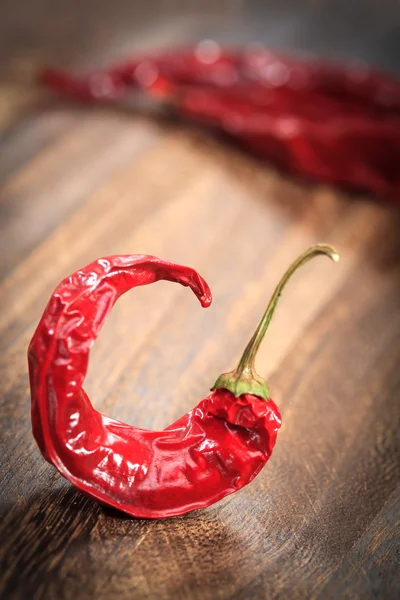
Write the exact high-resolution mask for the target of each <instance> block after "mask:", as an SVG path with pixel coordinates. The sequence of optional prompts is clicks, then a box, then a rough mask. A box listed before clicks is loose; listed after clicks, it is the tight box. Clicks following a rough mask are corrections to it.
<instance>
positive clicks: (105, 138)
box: [0, 0, 400, 600]
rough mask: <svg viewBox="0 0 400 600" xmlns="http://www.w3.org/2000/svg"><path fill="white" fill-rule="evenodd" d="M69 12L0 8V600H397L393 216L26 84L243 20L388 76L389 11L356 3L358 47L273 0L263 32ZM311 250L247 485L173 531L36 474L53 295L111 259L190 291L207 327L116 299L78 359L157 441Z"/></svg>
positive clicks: (249, 10)
mask: <svg viewBox="0 0 400 600" xmlns="http://www.w3.org/2000/svg"><path fill="white" fill-rule="evenodd" d="M67 4H68V8H66V6H67ZM81 4H82V3H78V2H69V3H61V2H51V3H50V2H45V1H40V0H35V1H34V2H28V1H27V0H26V1H25V2H21V1H17V2H4V3H3V4H2V9H1V16H0V65H1V72H2V80H1V84H0V129H1V145H0V177H1V183H2V185H1V202H0V206H1V222H0V243H1V274H2V277H3V282H2V284H1V289H0V303H1V311H0V329H1V333H0V336H1V354H0V375H1V377H0V381H1V391H2V400H1V456H0V460H1V487H0V498H1V509H2V518H1V523H0V540H1V556H2V563H1V585H0V587H1V597H2V598H4V599H7V600H8V599H11V598H12V599H14V598H15V599H21V600H26V599H29V600H30V599H32V600H36V599H41V598H44V599H51V600H53V599H65V600H84V599H86V598H96V599H99V600H113V599H117V598H118V599H119V600H125V599H126V600H131V599H133V598H138V599H142V598H143V599H148V600H152V599H155V598H163V599H169V598H171V599H172V598H177V599H187V598H189V599H194V600H197V599H198V600H214V599H228V598H234V599H235V600H242V599H243V600H248V599H254V600H258V599H260V600H261V599H264V598H265V599H268V600H270V599H274V598H279V599H288V598H290V599H294V600H296V599H309V598H313V599H320V600H325V599H327V598H328V599H329V598H333V599H336V598H338V599H342V598H362V599H368V600H369V599H373V598H379V599H381V598H385V599H386V598H397V597H399V595H400V588H399V579H398V575H397V569H398V559H399V538H398V536H399V524H398V515H399V510H398V507H399V505H398V500H399V487H398V485H399V435H398V423H399V408H398V407H399V390H400V369H399V364H400V310H399V309H400V239H399V238H400V236H399V231H400V215H399V213H398V212H396V211H393V210H391V209H390V208H389V207H384V206H382V205H379V204H378V203H376V202H374V201H373V200H371V199H368V198H366V197H350V196H348V195H346V194H344V193H341V192H338V191H336V190H332V189H330V188H328V187H324V186H307V185H305V184H302V183H299V182H296V181H294V180H291V179H290V178H288V177H284V176H283V175H281V174H279V173H277V172H276V171H275V170H274V169H273V168H271V167H268V166H266V165H261V164H260V163H257V162H256V161H254V160H253V159H251V158H250V157H248V156H246V155H245V154H242V153H241V152H239V151H238V150H236V149H234V148H232V147H229V146H226V145H222V144H220V143H219V142H218V141H217V140H213V139H212V138H211V137H210V136H208V135H207V133H205V132H199V131H196V130H194V129H190V128H187V127H184V126H179V125H174V124H171V123H165V122H160V121H156V120H152V119H150V118H146V117H144V116H140V115H138V114H135V113H134V112H133V111H132V112H128V111H121V112H118V111H112V110H107V111H106V110H92V111H90V110H87V109H83V108H77V107H71V106H67V105H62V104H60V103H58V102H56V101H55V100H53V99H50V98H49V97H48V96H46V94H44V93H42V92H41V91H39V90H37V89H35V88H34V87H33V86H32V74H33V73H34V71H35V69H36V68H37V67H38V66H39V65H40V64H42V63H43V62H52V61H53V60H54V61H55V62H57V63H58V64H64V65H70V66H74V67H79V66H81V67H83V66H88V65H90V64H96V63H97V62H99V63H104V62H106V61H107V59H109V58H110V59H111V58H114V57H115V56H118V55H119V54H120V53H128V52H129V51H131V50H132V51H133V50H135V49H137V48H150V47H153V46H160V45H163V44H169V43H171V42H173V41H176V40H186V39H193V38H198V37H199V36H201V35H216V36H217V37H218V36H219V37H220V38H221V39H227V40H231V41H232V40H239V41H244V40H246V39H252V37H254V35H255V34H254V32H258V33H259V32H260V31H261V29H262V27H261V25H260V22H262V23H265V41H270V42H271V40H272V43H274V45H281V46H288V47H298V48H299V49H303V50H304V49H305V50H307V49H311V50H313V51H318V52H320V53H321V54H323V55H332V56H338V57H340V56H342V57H349V56H353V57H354V58H356V59H364V60H370V61H371V62H375V63H376V64H378V65H380V66H386V67H387V68H389V69H390V68H392V67H393V65H394V63H395V61H394V59H393V52H392V50H393V48H394V42H393V40H394V31H395V27H396V18H395V15H396V14H397V13H395V12H394V6H395V3H392V2H383V3H382V4H380V5H379V6H380V9H379V10H378V11H377V10H375V12H373V3H370V2H365V3H363V6H364V10H363V11H359V12H360V14H362V15H363V18H364V21H363V30H362V34H361V33H360V30H359V29H355V25H356V23H357V21H358V20H359V18H360V15H359V14H358V12H357V10H358V9H357V6H359V5H358V3H355V4H351V6H352V9H350V8H349V6H350V5H349V3H347V2H346V3H344V2H338V3H337V10H336V12H335V11H334V10H333V9H332V3H331V2H325V3H321V2H303V3H300V8H299V6H298V5H295V3H290V2H283V3H280V4H278V3H275V2H271V3H266V4H268V10H269V12H268V10H266V12H265V14H264V13H262V11H261V8H260V3H257V2H248V3H243V2H230V3H228V2H220V3H219V4H218V6H215V4H216V3H212V2H203V3H202V7H201V8H200V7H199V5H196V3H179V2H175V3H174V2H172V3H170V4H168V3H161V2H158V3H157V2H154V1H150V0H149V2H147V3H143V6H142V3H139V4H140V7H141V8H138V6H137V5H136V4H137V3H129V2H123V1H122V0H119V1H118V2H116V3H105V2H104V3H98V2H87V3H84V6H83V7H82V6H81ZM375 4H376V3H375ZM134 5H135V7H134ZM189 5H190V6H189ZM323 6H325V7H326V11H324V10H323ZM383 6H385V10H381V9H382V7H383ZM346 7H347V8H346ZM264 8H265V7H264ZM260 11H261V13H262V14H263V15H264V16H263V18H264V21H260V15H261V13H260ZM329 14H331V17H330V20H329ZM267 17H268V18H267ZM340 19H341V20H340ZM352 19H353V20H352ZM321 23H325V24H326V27H325V28H324V29H323V30H322V31H321V27H320V25H321ZM340 23H342V28H341V30H342V32H344V33H343V40H342V43H341V44H340V43H339V42H338V41H337V40H336V42H335V39H336V38H335V32H336V31H339V30H340V27H339V24H340ZM329 24H330V25H329ZM279 26H280V29H279ZM351 30H352V31H353V32H354V31H356V34H354V35H353V34H352V35H353V37H352V38H351V36H350V31H351ZM277 32H278V33H277ZM279 32H280V33H279ZM346 32H348V35H347V34H346ZM274 36H275V37H274ZM335 44H336V45H335ZM318 241H325V242H330V243H332V244H334V245H336V246H337V248H338V250H339V251H340V254H341V262H340V263H339V264H338V265H337V266H335V265H333V264H331V263H329V262H328V261H327V260H325V259H319V260H316V261H314V262H313V263H311V264H309V265H308V266H307V267H304V269H303V271H302V272H301V273H299V274H298V275H297V276H296V277H295V278H294V279H293V281H292V282H291V284H290V287H288V288H287V291H286V293H285V295H284V297H283V298H282V300H281V306H280V308H279V309H278V312H277V314H276V318H275V320H274V322H273V324H272V326H271V329H270V332H269V335H268V338H267V340H266V341H265V343H264V345H263V347H262V349H261V352H260V356H259V358H258V366H259V371H260V373H262V374H263V375H264V376H266V377H267V379H268V381H269V383H270V385H271V388H272V391H273V397H274V399H275V401H276V402H277V404H278V405H279V406H280V408H281V411H282V415H283V427H282V429H281V432H280V434H279V437H278V443H277V446H276V449H275V451H274V454H273V457H272V459H271V461H270V462H269V463H268V465H267V466H266V468H265V469H264V470H263V471H262V473H261V474H260V475H259V476H258V477H257V478H256V480H255V481H254V482H253V483H252V484H251V485H250V486H248V487H247V488H245V489H243V490H242V491H241V492H240V493H237V494H235V495H233V496H231V497H229V498H228V499H226V500H224V501H222V502H221V503H219V504H217V505H215V506H212V507H210V508H209V509H207V510H203V511H199V512H195V513H192V514H189V515H187V516H185V517H180V518H174V519H170V520H166V521H145V520H135V519H130V518H126V517H124V516H123V515H121V514H119V513H117V512H115V511H112V510H108V509H105V508H102V507H100V506H99V505H98V504H97V503H95V502H93V501H92V500H90V499H88V498H86V497H84V496H83V495H82V494H80V493H79V492H77V491H75V489H74V488H73V487H72V486H71V485H70V484H69V483H68V482H67V481H65V480H64V479H63V478H62V477H60V476H59V475H58V474H57V472H56V471H55V470H54V469H53V468H52V467H51V466H50V465H48V464H47V463H45V461H44V460H43V459H42V457H41V456H40V454H39V451H38V449H37V447H36V445H35V443H34V441H33V439H32V435H31V431H30V414H29V403H30V398H29V389H28V378H27V364H26V349H27V345H28V343H29V340H30V337H31V336H32V333H33V330H34V327H35V325H36V323H37V322H38V319H39V317H40V315H41V312H42V310H43V309H44V306H45V303H46V301H47V299H48V297H49V294H50V293H51V291H52V289H53V288H54V286H55V285H56V284H57V283H58V281H59V280H61V279H62V278H63V277H64V276H66V275H68V274H69V273H70V272H72V271H73V270H75V269H76V268H79V267H81V266H83V265H85V264H86V263H88V262H89V261H91V260H93V259H94V258H96V257H99V256H102V255H107V254H114V253H115V254H117V253H151V254H155V255H159V256H162V257H165V258H169V259H171V260H175V261H178V262H182V263H185V264H188V265H191V266H193V267H195V268H197V269H198V270H199V272H200V273H201V274H202V275H203V276H204V277H205V278H206V279H207V281H208V282H209V284H210V286H211V288H212V290H213V294H214V304H213V306H212V307H211V308H210V309H208V310H207V311H202V310H200V309H199V307H198V305H197V304H196V302H195V300H194V299H193V298H192V297H191V296H190V295H189V293H188V292H186V291H185V290H183V289H181V288H178V287H177V286H172V285H170V284H167V283H160V284H157V286H150V287H148V288H142V289H137V290H135V291H134V292H132V294H128V295H126V296H125V297H124V298H123V299H121V301H120V302H119V303H118V305H117V306H116V307H115V309H114V311H113V313H112V315H111V317H110V319H109V320H108V322H107V323H106V325H105V328H104V330H103V331H102V333H101V335H100V339H99V340H98V343H97V344H96V346H95V347H94V349H93V352H92V355H91V362H90V369H89V376H88V380H87V383H86V386H85V387H86V389H87V391H88V392H89V395H90V397H91V398H92V399H93V402H94V404H95V406H96V408H98V409H99V410H101V411H102V412H104V413H106V414H109V415H111V416H113V417H115V418H119V419H123V420H126V421H128V422H130V423H134V424H137V425H138V426H142V427H149V428H161V427H164V426H166V425H167V424H168V423H169V422H172V421H173V420H174V419H176V418H178V417H179V416H180V414H182V413H183V412H186V411H187V410H188V409H190V408H191V407H192V406H193V405H194V404H196V403H197V401H198V400H199V399H200V398H201V397H202V396H203V395H205V394H207V390H208V388H209V386H210V385H211V384H212V383H213V382H214V380H215V378H216V377H217V376H218V375H219V373H221V372H223V371H225V370H226V369H228V368H230V367H233V366H234V363H235V361H236V360H237V358H238V356H239V354H240V352H241V350H242V348H243V346H244V344H245V343H246V341H247V339H248V337H249V335H250V334H251V332H252V330H253V328H254V326H255V324H256V323H257V321H258V318H259V316H260V313H261V312H262V310H263V308H264V306H265V303H266V301H267V300H268V297H269V294H270V292H271V291H272V289H273V286H274V285H275V283H276V281H277V279H278V277H279V276H280V274H281V273H282V271H283V270H284V269H285V268H286V266H287V265H288V263H289V262H290V261H291V260H292V259H293V258H294V257H295V256H296V255H297V254H298V253H299V252H301V251H302V250H303V249H305V248H306V247H307V246H308V245H309V244H311V243H314V242H318Z"/></svg>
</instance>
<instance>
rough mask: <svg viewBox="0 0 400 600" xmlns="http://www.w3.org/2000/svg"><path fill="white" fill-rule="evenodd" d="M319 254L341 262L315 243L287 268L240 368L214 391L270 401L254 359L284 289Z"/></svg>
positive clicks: (333, 252)
mask: <svg viewBox="0 0 400 600" xmlns="http://www.w3.org/2000/svg"><path fill="white" fill-rule="evenodd" d="M319 254H325V255H326V256H328V257H329V258H331V259H332V260H333V261H335V262H337V261H338V260H339V255H338V253H337V252H336V250H335V249H334V248H332V246H328V245H327V244H316V245H314V246H311V247H310V248H308V250H306V251H305V252H303V254H301V255H300V256H299V257H298V258H297V259H296V260H295V261H294V262H293V263H292V264H291V265H290V267H289V268H288V270H287V271H286V273H285V274H284V275H283V277H282V279H281V280H280V281H279V283H278V285H277V286H276V288H275V291H274V293H273V294H272V297H271V300H270V301H269V304H268V306H267V309H266V311H265V313H264V315H263V317H262V319H261V321H260V323H259V325H258V327H257V329H256V330H255V332H254V334H253V337H252V338H251V340H250V341H249V343H248V344H247V346H246V348H245V351H244V352H243V355H242V357H241V359H240V361H239V364H238V366H237V367H236V369H234V370H233V371H230V372H229V373H224V374H223V375H221V376H220V377H219V378H218V379H217V381H216V383H215V385H214V386H213V387H212V388H211V389H213V390H214V389H216V388H225V389H228V390H230V391H231V392H232V393H233V394H234V395H235V396H236V397H238V396H241V395H242V394H246V393H247V394H255V395H257V396H261V397H262V398H265V399H266V400H268V399H269V390H268V386H267V384H266V382H265V381H264V380H263V379H262V378H261V377H260V376H259V375H257V373H256V371H255V366H254V363H255V358H256V355H257V352H258V349H259V347H260V344H261V342H262V340H263V338H264V336H265V333H266V331H267V329H268V327H269V324H270V322H271V319H272V317H273V314H274V312H275V309H276V307H277V304H278V301H279V298H280V296H281V294H282V291H283V288H284V287H285V285H286V284H287V282H288V281H289V279H290V278H291V277H292V275H293V273H294V272H295V271H297V269H298V268H299V267H301V266H302V265H304V264H305V263H307V262H308V261H309V260H311V259H312V258H314V257H315V256H318V255H319Z"/></svg>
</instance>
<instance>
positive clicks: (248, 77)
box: [40, 41, 400, 200]
mask: <svg viewBox="0 0 400 600" xmlns="http://www.w3.org/2000/svg"><path fill="white" fill-rule="evenodd" d="M40 80H41V81H42V83H44V84H45V85H47V86H49V87H51V88H52V89H54V90H56V91H58V92H60V93H62V94H64V95H69V96H72V97H74V98H76V99H78V100H81V101H89V102H114V101H117V100H122V99H124V98H125V97H126V96H127V95H128V94H129V93H130V91H131V90H135V89H141V90H143V91H145V92H146V93H147V94H149V95H151V96H152V97H153V98H157V99H158V100H159V101H160V102H164V103H167V104H168V105H170V106H173V107H174V108H175V109H176V111H177V112H178V113H179V114H181V115H183V116H186V117H190V118H191V119H195V120H198V121H199V122H201V123H204V124H207V125H210V126H213V127H216V128H218V129H219V130H222V131H224V132H225V133H227V134H229V135H230V136H232V137H234V138H236V139H237V140H239V141H240V142H241V143H242V144H243V145H244V146H245V147H247V148H249V149H250V150H251V151H253V152H254V153H255V154H257V155H259V156H260V157H263V158H266V159H268V160H271V161H274V162H275V163H276V164H277V165H279V166H280V167H282V168H285V169H288V170H290V171H291V172H293V173H296V174H298V175H300V176H306V177H309V178H313V179H316V180H320V181H326V182H331V183H335V184H338V185H341V186H344V187H348V188H352V189H360V190H367V191H370V192H372V193H375V194H378V195H381V196H384V197H388V198H389V197H391V198H393V199H397V200H399V199H400V171H399V169H398V164H399V160H400V82H399V80H398V79H396V78H395V77H394V76H390V75H387V74H383V73H379V72H378V71H375V70H373V69H368V68H362V67H357V68H356V67H342V66H333V65H330V64H327V63H324V62H320V61H316V60H311V59H304V58H303V59H300V58H296V59H295V58H289V57H287V56H284V55H280V54H276V53H274V52H271V51H270V50H267V49H266V48H262V47H258V48H256V49H254V48H253V49H244V50H243V51H241V52H239V51H238V52H233V51H230V50H226V49H222V48H220V47H219V46H218V44H216V43H215V42H211V41H209V42H202V43H200V44H199V45H198V46H197V47H195V48H190V49H180V50H176V51H169V52H165V53H163V54H155V55H152V56H143V57H138V58H137V59H134V60H132V61H129V62H125V63H123V64H120V65H116V66H113V67H111V68H110V69H107V70H104V71H98V72H94V73H92V74H89V75H87V76H84V77H76V76H73V75H70V74H68V73H65V72H62V71H59V70H57V69H45V70H44V71H42V73H41V74H40Z"/></svg>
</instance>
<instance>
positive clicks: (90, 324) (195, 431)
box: [28, 255, 281, 518]
mask: <svg viewBox="0 0 400 600" xmlns="http://www.w3.org/2000/svg"><path fill="white" fill-rule="evenodd" d="M159 280H168V281H174V282H177V283H180V284H182V285H184V286H189V287H190V288H191V289H192V291H193V292H194V293H195V294H196V296H197V297H198V299H199V300H200V302H201V304H202V306H203V307H207V306H209V305H210V303H211V293H210V290H209V288H208V286H207V284H206V282H205V281H204V280H203V279H202V278H201V277H200V276H199V275H198V274H197V273H196V271H194V270H193V269H190V268H188V267H183V266H180V265H177V264H174V263H170V262H166V261H163V260H160V259H157V258H155V257H152V256H144V255H131V256H111V257H106V258H102V259H99V260H96V261H95V262H93V263H91V264H90V265H88V266H87V267H85V268H83V269H81V270H80V271H78V272H76V273H74V274H73V275H71V276H70V277H68V278H66V279H65V280H63V281H62V282H61V283H60V284H59V285H58V287H57V288H56V289H55V291H54V293H53V295H52V297H51V299H50V301H49V303H48V305H47V307H46V309H45V311H44V314H43V316H42V318H41V320H40V323H39V325H38V327H37V329H36V332H35V334H34V336H33V338H32V341H31V343H30V346H29V350H28V361H29V377H30V387H31V397H32V406H31V411H32V429H33V434H34V437H35V439H36V441H37V444H38V446H39V448H40V450H41V452H42V454H43V456H44V457H45V458H46V460H47V461H49V462H50V463H51V464H53V465H54V466H55V467H56V468H57V469H58V471H59V472H60V473H61V474H62V475H63V476H64V477H65V478H66V479H68V480H69V481H70V482H71V483H72V484H74V485H75V486H76V487H77V488H78V489H79V490H81V491H83V492H85V493H86V494H88V495H89V496H91V497H92V498H94V499H96V500H98V501H100V502H102V503H104V504H106V505H109V506H112V507H114V508H117V509H120V510H122V511H124V512H125V513H128V514H129V515H132V516H134V517H143V518H164V517H171V516H175V515H182V514H184V513H186V512H188V511H191V510H194V509H199V508H203V507H206V506H209V505H210V504H212V503H214V502H216V501H217V500H220V499H221V498H223V497H224V496H227V495H228V494H231V493H232V492H235V491H236V490H238V489H239V488H241V487H243V486H244V485H247V484H248V483H250V482H251V481H252V480H253V479H254V477H255V476H256V475H257V473H259V471H260V470H261V469H262V467H263V466H264V465H265V463H266V462H267V460H268V459H269V457H270V456H271V453H272V449H273V447H274V445H275V442H276V436H277V432H278V429H279V427H280V425H281V417H280V414H279V410H278V408H277V407H276V405H275V404H274V402H273V401H272V400H269V401H268V402H266V401H265V400H264V399H262V398H259V397H257V396H254V395H251V394H243V395H242V396H240V397H239V398H236V397H235V396H234V395H233V394H232V393H231V392H230V391H228V390H226V389H216V390H215V391H213V392H212V393H211V394H210V395H209V396H208V397H207V398H205V399H204V400H201V402H200V403H199V404H198V405H197V406H196V407H195V408H193V410H191V411H190V412H189V413H187V414H186V415H184V416H183V417H181V418H180V419H179V420H178V421H176V422H175V423H173V424H172V425H170V426H169V427H167V428H166V429H164V430H163V431H148V430H145V429H138V428H135V427H133V426H131V425H127V424H125V423H122V422H120V421H116V420H113V419H110V418H108V417H106V416H104V415H102V414H101V413H99V412H98V411H96V410H95V409H94V408H93V406H92V404H91V402H90V400H89V398H88V396H87V395H86V393H85V391H84V390H83V387H82V385H83V382H84V378H85V375H86V371H87V366H88V359H89V352H90V348H91V346H92V344H93V343H94V341H95V339H96V337H97V335H98V333H99V331H100V329H101V326H102V324H103V322H104V320H105V318H106V317H107V315H108V313H109V312H110V311H111V309H112V306H113V305H114V303H115V302H116V300H117V299H118V298H119V296H121V295H122V294H123V293H125V292H126V291H128V290H130V289H131V288H133V287H135V286H139V285H147V284H150V283H154V282H156V281H159Z"/></svg>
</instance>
